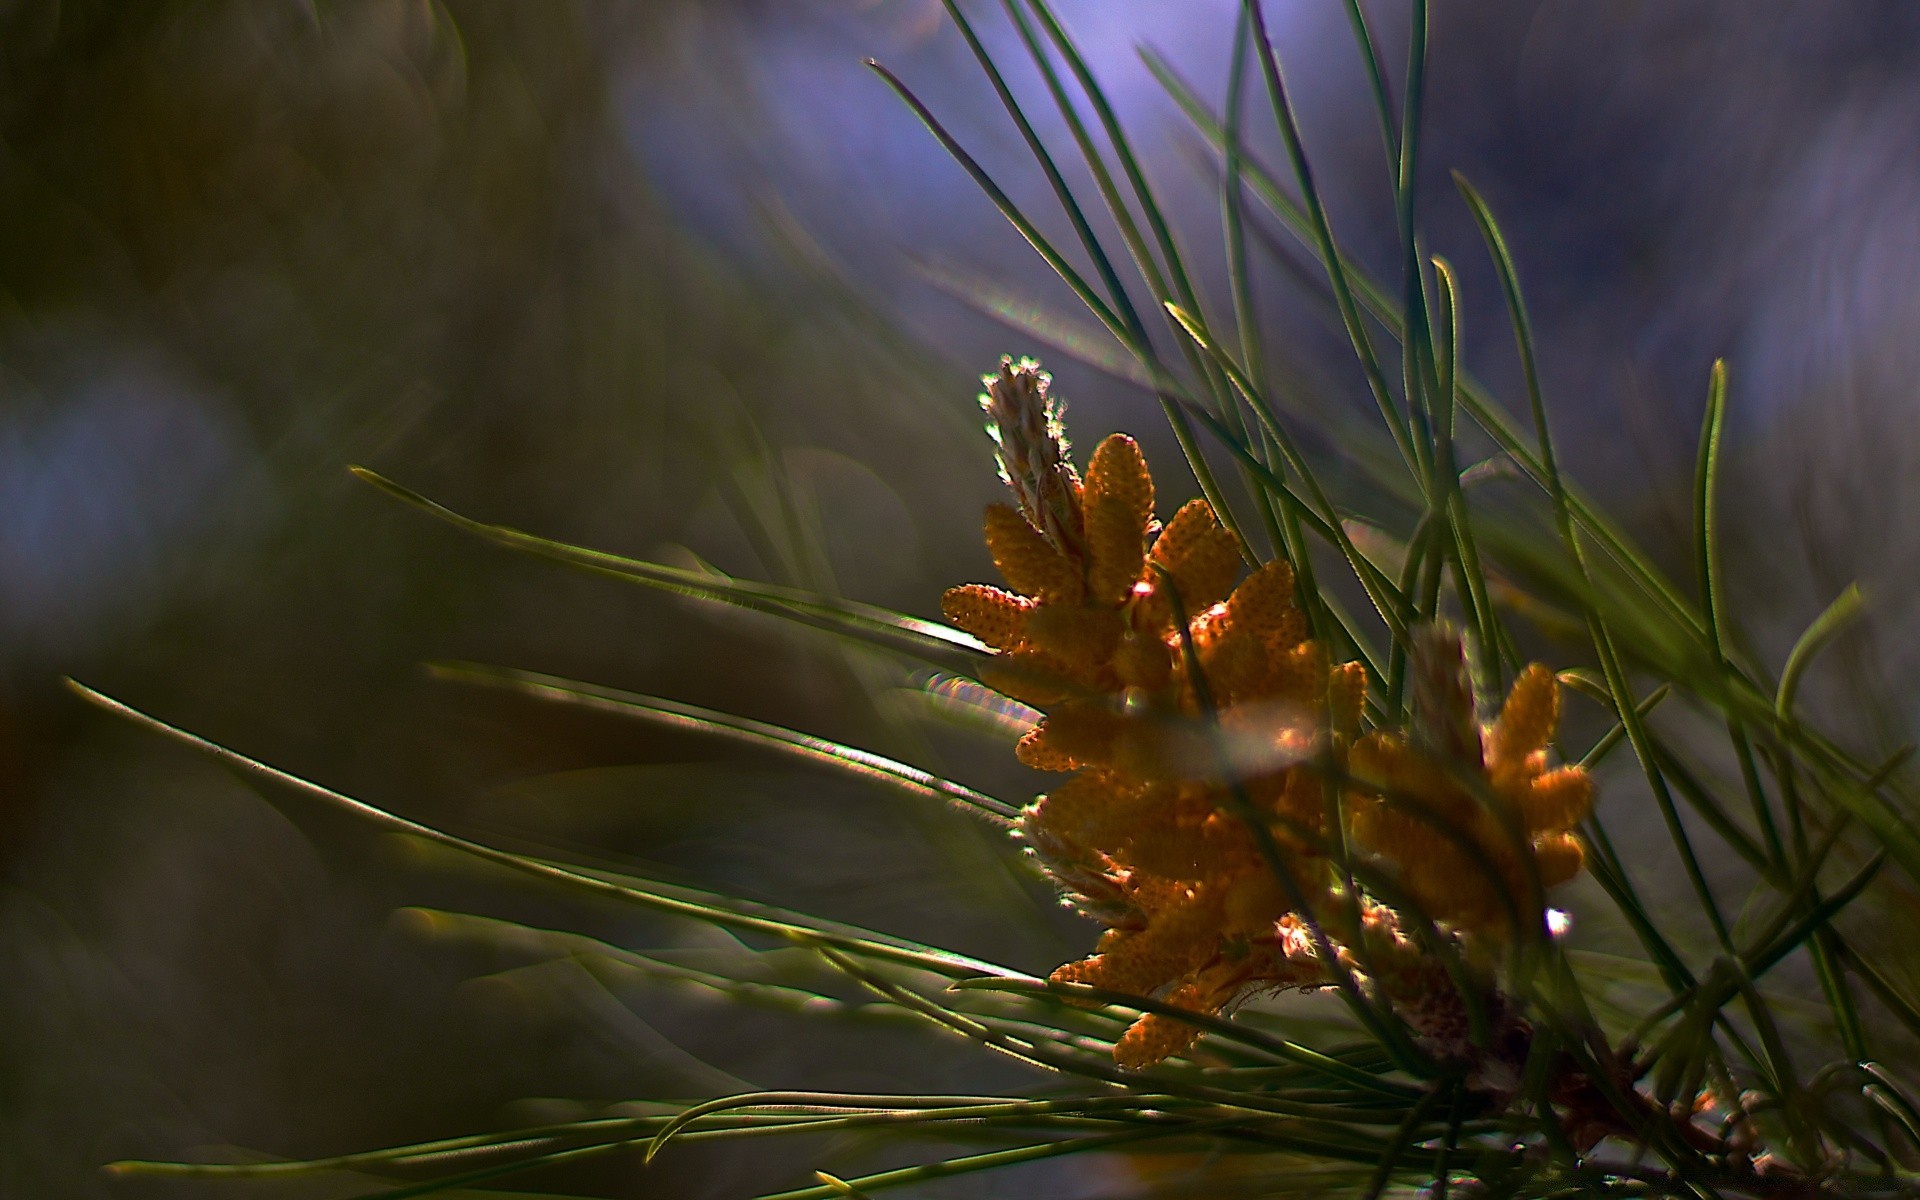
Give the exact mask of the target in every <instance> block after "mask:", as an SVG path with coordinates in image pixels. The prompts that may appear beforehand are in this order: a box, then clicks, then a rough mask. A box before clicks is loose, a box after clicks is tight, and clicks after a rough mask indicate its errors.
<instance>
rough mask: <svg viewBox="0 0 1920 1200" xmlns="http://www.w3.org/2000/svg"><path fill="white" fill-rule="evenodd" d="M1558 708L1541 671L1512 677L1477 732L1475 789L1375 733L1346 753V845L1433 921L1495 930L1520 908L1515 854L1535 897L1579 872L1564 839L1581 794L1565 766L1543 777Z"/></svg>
mask: <svg viewBox="0 0 1920 1200" xmlns="http://www.w3.org/2000/svg"><path fill="white" fill-rule="evenodd" d="M1559 703H1560V701H1559V682H1558V681H1557V680H1556V679H1555V678H1554V676H1553V673H1552V672H1551V671H1549V670H1548V669H1547V668H1546V667H1544V666H1541V665H1540V664H1538V663H1536V664H1534V665H1532V666H1530V667H1528V668H1527V669H1526V670H1525V671H1523V672H1522V673H1521V674H1520V677H1519V678H1518V679H1517V680H1515V681H1514V685H1513V688H1512V690H1511V691H1510V692H1509V693H1508V696H1507V700H1506V703H1505V704H1504V705H1503V706H1502V708H1501V712H1500V716H1499V719H1498V720H1496V721H1495V722H1494V723H1493V724H1492V725H1490V726H1486V727H1484V728H1483V729H1482V730H1481V732H1480V743H1481V766H1480V768H1479V771H1478V774H1479V776H1480V779H1479V783H1478V785H1477V786H1474V785H1472V782H1471V781H1470V780H1469V781H1462V780H1461V779H1459V778H1457V777H1456V776H1455V775H1454V774H1453V773H1451V771H1450V770H1449V767H1448V765H1447V764H1445V763H1443V762H1442V761H1441V760H1440V759H1438V758H1436V757H1435V756H1434V755H1433V753H1431V752H1430V751H1428V750H1426V749H1422V748H1421V747H1418V746H1415V745H1413V744H1412V743H1410V742H1409V741H1408V740H1407V739H1406V737H1404V736H1403V735H1401V734H1398V733H1392V732H1386V731H1376V732H1374V733H1370V734H1368V735H1367V736H1366V737H1364V738H1362V739H1360V741H1359V742H1358V743H1357V744H1356V745H1355V746H1354V747H1353V750H1352V753H1351V755H1350V757H1349V769H1350V771H1351V772H1352V774H1353V776H1354V778H1355V779H1356V780H1357V781H1358V782H1359V783H1360V784H1361V785H1362V786H1363V787H1364V788H1365V790H1364V791H1363V792H1362V793H1361V794H1359V795H1356V796H1355V797H1353V799H1352V802H1351V804H1350V813H1351V817H1350V820H1351V824H1352V832H1353V835H1354V839H1355V841H1357V842H1358V843H1359V844H1360V845H1361V846H1363V847H1365V848H1366V849H1367V850H1369V851H1371V852H1372V853H1373V854H1374V855H1375V856H1376V857H1378V858H1379V859H1381V860H1383V862H1384V863H1385V864H1386V865H1387V866H1388V867H1389V868H1390V869H1391V870H1393V871H1394V872H1395V873H1396V874H1397V875H1398V877H1399V882H1400V884H1401V886H1403V887H1405V888H1406V889H1407V891H1408V892H1409V893H1410V895H1411V896H1412V898H1413V899H1414V901H1415V902H1417V903H1418V904H1419V905H1420V906H1421V907H1422V908H1423V909H1424V910H1425V911H1426V914H1427V915H1428V916H1429V917H1432V918H1433V919H1434V920H1436V921H1444V922H1448V923H1450V924H1453V925H1455V926H1457V927H1459V928H1463V929H1469V930H1477V931H1487V932H1498V931H1501V930H1504V929H1505V928H1506V926H1507V924H1508V922H1509V920H1510V917H1511V915H1512V913H1514V912H1519V913H1521V914H1522V915H1524V914H1525V913H1526V910H1527V907H1528V890H1529V882H1528V872H1527V864H1526V862H1525V860H1524V859H1523V857H1522V856H1523V855H1526V856H1531V858H1532V860H1533V864H1532V865H1533V871H1534V873H1535V874H1537V875H1538V877H1539V880H1540V883H1541V886H1543V887H1553V886H1555V885H1556V884H1560V883H1564V882H1566V881H1567V880H1568V879H1571V878H1572V877H1573V876H1574V875H1576V874H1578V873H1579V870H1580V868H1581V866H1582V864H1583V862H1584V855H1583V852H1582V850H1581V848H1580V843H1579V841H1578V839H1576V838H1575V837H1574V836H1573V835H1572V834H1571V833H1570V832H1569V830H1571V829H1572V828H1573V827H1574V826H1575V825H1577V824H1578V823H1579V822H1580V821H1581V820H1582V819H1583V818H1585V816H1586V815H1587V813H1588V812H1589V811H1590V810H1591V808H1592V805H1593V784H1592V780H1591V779H1590V778H1588V776H1587V773H1586V772H1585V771H1584V770H1582V769H1581V768H1579V767H1577V766H1566V767H1560V768H1558V769H1556V770H1551V771H1549V770H1547V769H1546V745H1547V742H1548V741H1549V740H1550V739H1551V738H1552V736H1553V731H1554V728H1555V726H1556V725H1557V724H1558V722H1559ZM1460 769H1461V765H1460V764H1455V765H1454V767H1453V770H1460ZM1490 805H1493V806H1498V809H1491V808H1490V807H1489V806H1490ZM1502 810H1503V811H1502ZM1510 821H1511V822H1515V823H1517V824H1518V826H1519V832H1520V835H1521V840H1520V842H1519V844H1516V842H1515V839H1514V837H1513V835H1512V833H1511V832H1510V830H1509V825H1508V823H1509V822H1510Z"/></svg>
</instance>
